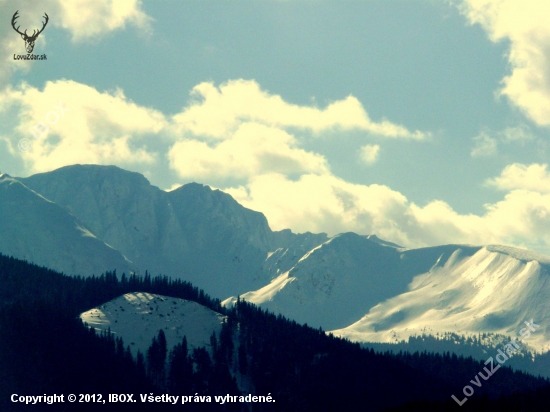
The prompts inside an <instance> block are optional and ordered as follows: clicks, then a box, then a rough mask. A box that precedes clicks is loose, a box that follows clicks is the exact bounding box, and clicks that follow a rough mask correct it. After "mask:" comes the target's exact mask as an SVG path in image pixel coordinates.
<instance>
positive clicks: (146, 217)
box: [19, 165, 326, 297]
mask: <svg viewBox="0 0 550 412" xmlns="http://www.w3.org/2000/svg"><path fill="white" fill-rule="evenodd" d="M19 180H21V181H22V182H24V184H25V185H27V186H29V187H31V188H32V189H33V190H35V191H36V192H38V193H41V194H42V195H44V196H45V197H47V198H48V199H50V200H52V201H53V202H55V203H57V204H59V205H61V206H63V207H64V208H66V209H67V211H69V212H70V213H72V214H73V215H75V216H76V217H78V219H80V220H81V221H82V222H84V224H86V225H87V227H89V228H90V230H91V231H92V232H93V233H94V234H95V235H96V236H97V237H98V238H100V239H102V240H104V241H105V242H106V243H108V244H109V245H111V246H112V247H113V248H115V249H117V250H119V251H120V252H121V253H123V254H124V255H125V256H127V257H128V258H129V259H130V260H132V261H133V262H134V263H135V265H136V266H137V267H138V268H140V269H141V270H142V271H143V270H149V271H150V272H152V273H154V274H159V273H160V274H164V275H169V276H175V277H182V278H184V279H186V280H189V281H191V282H193V283H194V284H196V285H197V286H199V287H201V288H204V289H205V290H206V291H207V292H208V293H210V294H212V295H213V296H218V297H227V296H229V295H232V294H240V293H244V292H246V291H247V290H251V289H254V288H257V287H261V286H263V285H264V284H265V282H266V281H268V280H269V279H270V278H269V276H270V274H269V273H265V272H264V270H263V264H264V261H265V260H266V258H267V257H268V255H269V253H270V252H272V251H274V250H276V249H277V248H279V247H284V248H287V249H291V250H293V251H294V250H298V252H297V253H302V252H303V253H305V251H307V250H309V249H308V248H310V247H312V246H314V245H316V242H318V243H317V244H319V243H321V242H322V241H324V240H326V235H323V234H322V235H311V234H306V235H295V234H293V233H292V232H290V231H288V230H287V231H281V232H272V231H271V229H270V228H269V225H268V223H267V220H266V218H265V216H264V215H263V214H261V213H258V212H254V211H252V210H249V209H246V208H244V207H243V206H241V205H240V204H239V203H237V202H236V201H235V200H234V199H233V198H232V197H231V196H229V195H228V194H226V193H223V192H220V191H219V190H212V189H211V188H210V187H208V186H204V185H201V184H197V183H191V184H187V185H184V186H182V187H180V188H178V189H176V190H174V191H171V192H164V191H162V190H160V189H158V188H157V187H154V186H152V185H151V184H150V183H149V182H148V181H147V179H146V178H145V177H143V176H142V175H140V174H139V173H133V172H128V171H126V170H122V169H120V168H118V167H116V166H97V165H74V166H67V167H63V168H61V169H58V170H55V171H53V172H48V173H42V174H37V175H34V176H31V177H28V178H24V179H19ZM304 245H305V246H304Z"/></svg>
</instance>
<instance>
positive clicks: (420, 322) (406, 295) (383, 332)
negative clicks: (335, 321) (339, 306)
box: [332, 246, 550, 351]
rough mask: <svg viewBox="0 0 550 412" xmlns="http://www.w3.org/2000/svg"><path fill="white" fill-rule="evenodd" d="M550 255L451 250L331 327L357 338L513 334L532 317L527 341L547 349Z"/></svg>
mask: <svg viewBox="0 0 550 412" xmlns="http://www.w3.org/2000/svg"><path fill="white" fill-rule="evenodd" d="M549 269H550V258H548V257H546V256H543V255H540V254H535V253H532V252H529V251H525V250H521V249H516V248H511V247H507V246H488V247H484V248H481V249H479V250H478V251H477V252H476V253H475V254H473V255H468V254H465V253H464V252H463V251H462V250H461V249H457V250H455V251H454V252H453V253H452V254H451V256H449V257H448V258H446V259H440V260H439V262H438V263H437V264H436V265H435V266H433V267H432V268H431V269H430V270H429V271H428V272H426V273H423V274H419V275H418V276H416V277H414V279H413V281H412V282H411V283H410V284H409V286H408V290H407V291H404V292H403V293H400V294H398V295H396V296H394V297H392V298H390V299H387V300H384V301H381V303H379V304H377V305H376V306H374V307H373V308H371V309H370V311H368V313H367V314H366V315H364V316H363V317H362V318H361V319H360V320H358V321H357V322H355V323H353V324H352V325H350V326H348V327H345V328H341V329H337V330H333V331H332V332H333V333H334V334H336V335H339V336H343V337H346V338H349V339H351V340H356V341H373V342H391V341H395V340H401V339H406V338H407V337H408V336H411V335H420V334H421V333H429V334H433V335H435V334H437V333H441V332H447V331H453V332H457V333H462V334H476V335H477V334H478V333H479V332H495V333H501V334H504V335H508V336H510V337H517V336H518V333H519V331H520V330H521V329H522V328H524V327H525V325H524V321H530V320H531V319H533V320H534V322H535V323H536V324H538V325H540V327H539V328H538V329H537V330H536V332H535V333H533V334H532V335H531V336H530V337H529V339H527V341H526V342H527V343H528V344H529V345H531V346H532V347H534V348H535V349H538V350H544V351H546V350H548V349H550V278H549V276H550V274H549Z"/></svg>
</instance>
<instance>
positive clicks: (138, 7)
mask: <svg viewBox="0 0 550 412" xmlns="http://www.w3.org/2000/svg"><path fill="white" fill-rule="evenodd" d="M45 3H46V2H45ZM47 3H50V4H51V6H52V8H53V9H54V10H55V11H57V12H58V16H59V20H57V21H58V23H57V25H59V26H61V27H62V28H64V29H66V30H68V31H69V32H70V33H71V34H72V39H73V41H82V40H86V39H91V38H97V37H100V36H102V35H104V34H105V33H109V32H112V31H115V30H119V29H124V28H125V27H126V25H127V24H132V25H134V26H136V27H137V28H139V29H141V30H143V31H146V32H149V31H150V30H151V27H150V22H151V18H150V17H149V16H147V15H146V14H145V12H144V11H143V9H142V2H141V1H139V0H72V1H61V0H55V1H48V2H47Z"/></svg>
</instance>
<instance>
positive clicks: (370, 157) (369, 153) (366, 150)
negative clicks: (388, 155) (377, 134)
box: [359, 144, 380, 165]
mask: <svg viewBox="0 0 550 412" xmlns="http://www.w3.org/2000/svg"><path fill="white" fill-rule="evenodd" d="M379 153H380V146H379V145H377V144H367V145H365V146H363V147H361V149H359V157H360V159H361V160H362V161H363V162H364V163H365V164H367V165H371V164H373V163H375V162H376V161H377V160H378V155H379Z"/></svg>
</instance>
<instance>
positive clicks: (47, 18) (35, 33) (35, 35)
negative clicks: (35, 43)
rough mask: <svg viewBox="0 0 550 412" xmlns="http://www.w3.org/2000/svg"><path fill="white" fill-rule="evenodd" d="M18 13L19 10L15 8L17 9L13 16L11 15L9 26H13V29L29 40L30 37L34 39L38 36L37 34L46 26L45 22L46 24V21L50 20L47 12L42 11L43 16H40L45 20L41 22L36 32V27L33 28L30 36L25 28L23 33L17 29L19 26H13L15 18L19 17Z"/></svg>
mask: <svg viewBox="0 0 550 412" xmlns="http://www.w3.org/2000/svg"><path fill="white" fill-rule="evenodd" d="M18 13H19V10H17V11H16V12H15V14H14V15H13V17H12V19H11V26H12V27H13V29H14V30H15V31H16V32H17V33H19V34H20V35H21V36H25V37H26V38H27V39H29V40H30V39H36V38H37V37H38V35H39V34H40V33H42V32H43V31H44V29H45V28H46V24H48V21H49V20H50V18H49V17H48V14H47V13H44V16H42V17H44V18H45V19H46V21H44V23H43V24H42V28H41V29H40V30H38V33H37V32H36V29H35V30H33V32H32V36H29V35H28V34H27V30H25V32H24V33H21V32H20V31H19V27H21V26H17V28H15V20H17V18H18V17H19V16H18V15H17V14H18Z"/></svg>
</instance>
